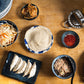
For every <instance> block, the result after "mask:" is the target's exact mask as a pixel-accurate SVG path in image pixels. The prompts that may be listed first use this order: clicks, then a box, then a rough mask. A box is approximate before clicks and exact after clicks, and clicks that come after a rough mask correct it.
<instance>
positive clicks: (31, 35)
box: [24, 25, 53, 54]
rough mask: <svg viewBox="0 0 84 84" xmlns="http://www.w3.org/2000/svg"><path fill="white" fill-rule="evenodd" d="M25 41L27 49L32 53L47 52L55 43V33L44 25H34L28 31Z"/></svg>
mask: <svg viewBox="0 0 84 84" xmlns="http://www.w3.org/2000/svg"><path fill="white" fill-rule="evenodd" d="M24 43H25V46H26V47H27V49H28V50H29V51H30V52H32V53H36V54H41V53H45V52H47V51H48V50H49V49H50V48H51V46H52V44H53V35H52V33H51V31H50V30H49V29H48V28H46V27H44V26H39V25H37V26H33V27H31V28H30V29H29V30H27V31H26V33H25V37H24Z"/></svg>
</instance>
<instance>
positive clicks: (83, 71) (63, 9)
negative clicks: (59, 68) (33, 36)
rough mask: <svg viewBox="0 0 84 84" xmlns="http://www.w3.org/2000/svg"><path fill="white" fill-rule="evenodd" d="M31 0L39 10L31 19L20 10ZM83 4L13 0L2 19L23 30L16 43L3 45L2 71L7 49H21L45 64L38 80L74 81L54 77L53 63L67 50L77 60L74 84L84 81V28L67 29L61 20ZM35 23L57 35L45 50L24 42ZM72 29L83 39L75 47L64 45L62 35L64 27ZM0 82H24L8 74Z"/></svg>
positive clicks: (47, 83)
mask: <svg viewBox="0 0 84 84" xmlns="http://www.w3.org/2000/svg"><path fill="white" fill-rule="evenodd" d="M28 2H32V3H34V4H36V5H37V6H38V7H39V10H40V13H39V16H38V18H37V19H35V20H32V21H28V20H24V19H22V18H21V17H20V10H21V7H23V6H24V5H25V4H26V3H28ZM83 7H84V0H31V1H29V0H13V5H12V8H11V10H10V12H9V13H8V14H7V15H6V16H5V17H4V18H3V19H1V20H10V21H12V22H14V23H15V24H16V25H17V27H18V29H19V31H20V33H19V36H18V39H17V40H16V42H15V43H14V44H12V45H11V46H8V47H7V48H0V73H1V70H2V68H3V65H4V62H5V59H6V57H7V53H8V51H14V52H18V53H20V54H23V55H26V56H28V57H31V58H34V59H37V60H40V61H42V67H41V69H40V72H39V74H38V77H37V80H36V82H35V84H71V81H70V80H71V79H70V78H69V79H66V80H62V79H59V78H57V77H55V76H54V75H53V73H52V70H51V64H52V61H53V59H54V58H55V57H57V56H58V55H62V54H66V55H69V56H71V57H72V58H73V59H74V60H75V62H76V66H77V68H76V73H75V77H74V81H73V84H84V29H83V28H82V29H74V28H71V29H66V28H63V26H62V23H63V21H65V20H66V19H67V16H68V14H69V13H70V11H72V10H74V9H80V10H81V8H83ZM33 25H43V26H46V27H48V28H49V29H50V30H51V32H52V34H53V37H54V43H53V46H52V47H51V49H50V50H49V51H48V52H46V53H44V54H33V53H31V52H29V51H28V50H27V49H26V47H25V45H24V40H23V39H24V34H25V31H26V30H27V29H28V28H30V27H31V26H33ZM67 30H73V31H75V32H76V33H77V34H78V35H79V37H80V43H79V45H78V46H77V47H76V48H73V49H68V48H65V47H63V46H62V43H61V36H62V34H63V32H64V31H67ZM0 84H24V83H23V82H20V81H17V80H14V79H11V78H7V77H5V76H2V75H1V74H0Z"/></svg>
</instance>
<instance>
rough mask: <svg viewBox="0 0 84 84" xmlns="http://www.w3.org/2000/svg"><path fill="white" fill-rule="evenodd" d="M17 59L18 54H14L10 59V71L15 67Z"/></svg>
mask: <svg viewBox="0 0 84 84" xmlns="http://www.w3.org/2000/svg"><path fill="white" fill-rule="evenodd" d="M18 60H19V57H18V55H16V54H15V55H14V58H13V60H12V63H11V65H10V71H11V70H12V69H13V68H14V67H15V65H16V64H17V62H18Z"/></svg>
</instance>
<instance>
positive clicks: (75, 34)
mask: <svg viewBox="0 0 84 84" xmlns="http://www.w3.org/2000/svg"><path fill="white" fill-rule="evenodd" d="M68 34H71V35H73V36H75V38H76V41H75V44H74V45H73V46H67V45H66V44H65V42H64V38H65V36H66V35H68ZM79 41H80V39H79V36H78V34H77V33H76V32H74V31H66V32H64V33H63V35H62V43H63V45H64V46H65V47H67V48H74V47H76V46H77V45H78V44H79Z"/></svg>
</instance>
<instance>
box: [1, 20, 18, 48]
mask: <svg viewBox="0 0 84 84" xmlns="http://www.w3.org/2000/svg"><path fill="white" fill-rule="evenodd" d="M5 23H8V24H10V25H12V26H13V27H14V28H15V29H16V32H17V35H16V38H15V40H14V41H13V42H12V43H10V44H8V45H7V46H9V45H11V44H13V43H14V42H15V41H16V39H17V37H18V28H17V26H16V25H15V24H14V23H13V22H11V21H9V20H1V21H0V25H1V24H5ZM3 47H4V46H3Z"/></svg>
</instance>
